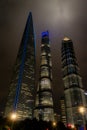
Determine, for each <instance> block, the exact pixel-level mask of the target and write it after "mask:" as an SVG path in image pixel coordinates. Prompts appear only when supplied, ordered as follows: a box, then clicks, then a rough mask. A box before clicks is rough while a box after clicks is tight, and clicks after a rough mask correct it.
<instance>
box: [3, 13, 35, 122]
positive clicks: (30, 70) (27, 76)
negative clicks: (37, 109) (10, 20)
mask: <svg viewBox="0 0 87 130" xmlns="http://www.w3.org/2000/svg"><path fill="white" fill-rule="evenodd" d="M34 89H35V39H34V29H33V21H32V14H31V12H30V13H29V16H28V19H27V23H26V27H25V30H24V33H23V38H22V41H21V45H20V48H19V51H18V55H17V59H16V63H15V65H14V71H13V77H12V80H11V83H10V89H9V94H8V99H7V104H6V108H5V116H6V117H9V116H11V114H12V113H13V112H15V113H16V114H17V119H19V120H22V119H25V118H27V117H28V118H30V119H31V118H32V112H33V111H32V110H33V106H34Z"/></svg>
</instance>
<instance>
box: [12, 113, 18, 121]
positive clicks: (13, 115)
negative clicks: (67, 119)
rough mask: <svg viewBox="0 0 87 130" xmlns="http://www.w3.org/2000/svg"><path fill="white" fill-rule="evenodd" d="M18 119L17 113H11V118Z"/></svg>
mask: <svg viewBox="0 0 87 130" xmlns="http://www.w3.org/2000/svg"><path fill="white" fill-rule="evenodd" d="M16 119H17V114H16V113H12V114H11V120H13V121H14V120H16Z"/></svg>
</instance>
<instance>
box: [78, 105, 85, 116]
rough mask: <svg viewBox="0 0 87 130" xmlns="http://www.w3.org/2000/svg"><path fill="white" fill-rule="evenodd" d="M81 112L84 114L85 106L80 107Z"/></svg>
mask: <svg viewBox="0 0 87 130" xmlns="http://www.w3.org/2000/svg"><path fill="white" fill-rule="evenodd" d="M79 112H80V113H82V114H83V113H84V112H85V108H84V107H83V106H81V107H79Z"/></svg>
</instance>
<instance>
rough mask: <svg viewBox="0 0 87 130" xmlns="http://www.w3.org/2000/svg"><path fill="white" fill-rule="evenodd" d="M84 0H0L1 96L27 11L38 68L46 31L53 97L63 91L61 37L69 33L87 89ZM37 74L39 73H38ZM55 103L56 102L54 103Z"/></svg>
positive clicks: (9, 73)
mask: <svg viewBox="0 0 87 130" xmlns="http://www.w3.org/2000/svg"><path fill="white" fill-rule="evenodd" d="M86 5H87V0H84V1H82V0H17V1H15V0H7V1H6V0H1V1H0V90H1V91H0V99H1V100H2V98H3V99H4V98H6V96H7V93H8V87H9V81H10V78H11V75H12V68H13V64H14V61H15V59H16V55H17V51H18V48H19V45H20V41H21V38H22V34H23V31H24V28H25V24H26V20H27V17H28V13H29V11H32V15H33V21H34V27H35V32H36V41H37V42H36V47H37V51H36V52H37V54H36V56H37V63H38V64H37V69H39V62H40V61H39V59H40V57H39V55H40V40H41V32H42V31H45V30H49V33H50V41H51V51H52V62H53V88H54V93H55V95H56V96H55V97H56V100H58V99H59V97H60V95H61V94H62V91H61V90H63V84H62V78H61V51H60V49H61V40H62V38H63V37H64V36H69V37H70V38H71V39H72V40H73V42H74V47H75V51H76V57H77V60H78V63H79V67H80V69H81V70H80V73H81V75H82V78H83V84H84V87H85V88H87V87H86V86H87V81H86V77H87V70H86V66H87V51H86V50H87V15H86V12H87V7H86ZM37 76H38V74H37ZM55 104H56V106H58V105H59V104H58V101H56V102H55Z"/></svg>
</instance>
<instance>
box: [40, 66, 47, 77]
mask: <svg viewBox="0 0 87 130" xmlns="http://www.w3.org/2000/svg"><path fill="white" fill-rule="evenodd" d="M41 76H49V71H48V67H46V66H45V67H42V68H41Z"/></svg>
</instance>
